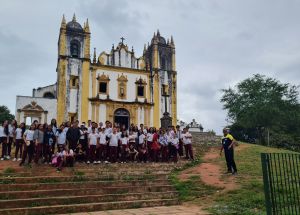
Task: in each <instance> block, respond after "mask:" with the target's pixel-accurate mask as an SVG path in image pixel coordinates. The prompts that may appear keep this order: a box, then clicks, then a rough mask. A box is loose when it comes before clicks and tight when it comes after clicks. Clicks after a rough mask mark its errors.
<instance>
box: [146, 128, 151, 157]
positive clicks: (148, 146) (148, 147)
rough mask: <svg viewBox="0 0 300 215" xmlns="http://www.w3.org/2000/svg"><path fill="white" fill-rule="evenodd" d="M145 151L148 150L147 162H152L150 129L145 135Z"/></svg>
mask: <svg viewBox="0 0 300 215" xmlns="http://www.w3.org/2000/svg"><path fill="white" fill-rule="evenodd" d="M146 138H147V150H148V156H149V157H148V160H149V161H152V160H153V151H152V144H153V128H150V129H149V131H148V133H147V135H146Z"/></svg>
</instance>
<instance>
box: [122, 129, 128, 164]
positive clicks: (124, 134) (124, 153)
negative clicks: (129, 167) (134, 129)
mask: <svg viewBox="0 0 300 215" xmlns="http://www.w3.org/2000/svg"><path fill="white" fill-rule="evenodd" d="M127 154H128V134H127V131H126V130H123V131H122V134H121V163H126V158H127Z"/></svg>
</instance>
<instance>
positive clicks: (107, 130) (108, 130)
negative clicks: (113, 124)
mask: <svg viewBox="0 0 300 215" xmlns="http://www.w3.org/2000/svg"><path fill="white" fill-rule="evenodd" d="M104 133H105V135H106V136H108V135H109V134H111V133H112V128H105V129H104Z"/></svg>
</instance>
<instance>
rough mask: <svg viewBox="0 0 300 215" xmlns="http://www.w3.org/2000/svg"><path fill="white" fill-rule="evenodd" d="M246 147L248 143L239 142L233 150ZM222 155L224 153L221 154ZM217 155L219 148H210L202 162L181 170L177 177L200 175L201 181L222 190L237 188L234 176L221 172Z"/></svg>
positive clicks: (182, 178) (181, 178)
mask: <svg viewBox="0 0 300 215" xmlns="http://www.w3.org/2000/svg"><path fill="white" fill-rule="evenodd" d="M248 147H249V146H248V145H245V144H241V145H239V146H236V147H235V150H236V151H237V152H238V151H241V150H244V149H246V148H248ZM222 156H224V155H223V154H222ZM219 157H220V148H215V147H214V148H211V149H210V150H209V151H208V152H207V153H206V154H205V155H204V156H203V161H204V162H203V163H201V164H200V165H198V166H195V167H193V168H189V169H187V170H184V171H182V172H181V174H180V175H179V179H180V180H183V181H185V180H188V179H189V178H190V177H192V176H200V177H201V180H202V181H203V183H205V184H207V185H210V186H214V187H217V188H220V189H221V190H222V192H226V191H229V190H234V189H237V188H238V187H239V185H238V184H237V183H236V177H235V176H232V175H231V174H229V175H228V174H224V173H223V171H224V170H223V167H221V166H220V164H219V163H218V162H217V159H218V158H219Z"/></svg>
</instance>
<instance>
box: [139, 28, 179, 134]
mask: <svg viewBox="0 0 300 215" xmlns="http://www.w3.org/2000/svg"><path fill="white" fill-rule="evenodd" d="M144 59H145V61H146V68H147V69H149V70H150V71H151V77H152V79H151V86H150V87H151V89H150V92H151V102H153V103H154V110H153V114H154V126H155V127H157V128H158V127H160V126H161V125H160V124H159V122H160V119H161V118H162V117H163V116H164V114H165V112H167V113H169V115H170V116H171V117H172V124H173V125H176V123H177V71H176V63H175V44H174V40H173V36H171V38H170V39H167V41H166V39H165V38H164V37H162V36H161V35H160V32H159V30H157V32H156V33H154V35H153V37H152V40H151V44H150V45H149V44H148V46H147V48H144Z"/></svg>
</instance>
